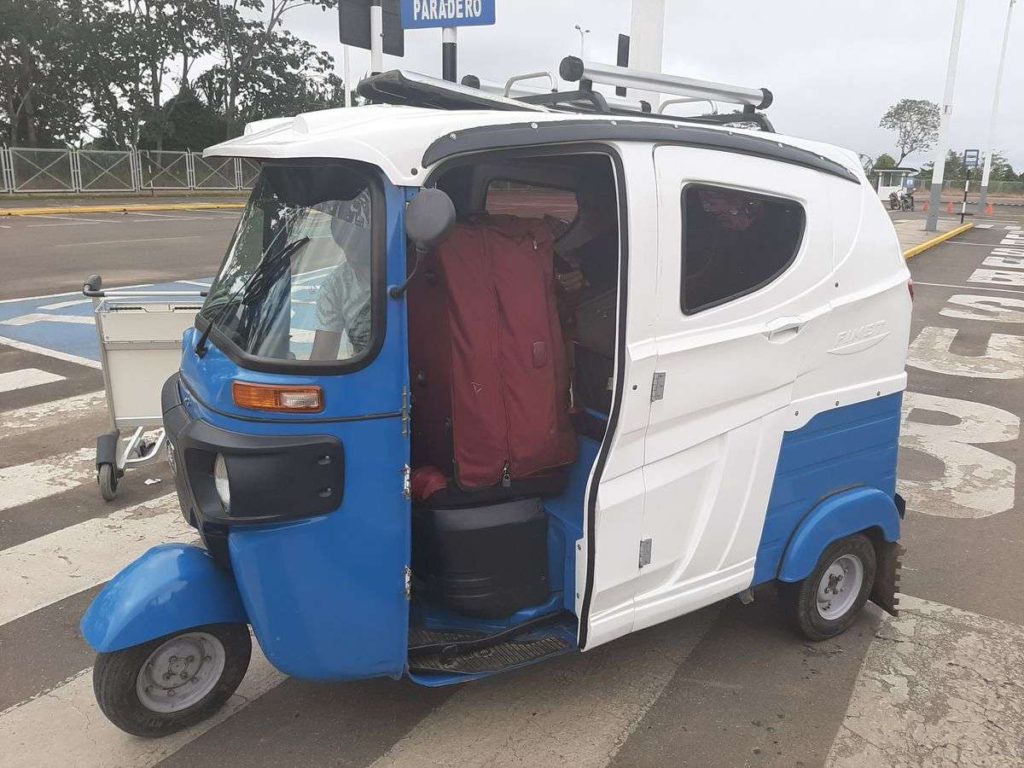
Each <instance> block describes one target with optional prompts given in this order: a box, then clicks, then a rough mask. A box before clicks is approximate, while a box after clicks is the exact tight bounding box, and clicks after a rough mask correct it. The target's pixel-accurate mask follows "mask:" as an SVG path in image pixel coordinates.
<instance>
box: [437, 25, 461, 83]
mask: <svg viewBox="0 0 1024 768" xmlns="http://www.w3.org/2000/svg"><path fill="white" fill-rule="evenodd" d="M458 57H459V28H458V27H442V28H441V77H443V78H444V79H445V80H447V81H448V82H449V83H454V82H456V81H457V80H458V79H459V58H458Z"/></svg>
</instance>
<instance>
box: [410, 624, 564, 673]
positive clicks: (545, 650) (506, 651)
mask: <svg viewBox="0 0 1024 768" xmlns="http://www.w3.org/2000/svg"><path fill="white" fill-rule="evenodd" d="M431 634H432V635H452V636H453V637H450V638H449V637H445V638H438V640H437V641H440V642H450V641H453V640H466V639H471V638H473V637H474V633H468V632H467V633H459V632H431ZM456 635H461V637H455V636H456ZM435 642H436V641H435ZM572 647H573V646H572V643H571V642H570V641H569V640H568V639H567V638H564V637H558V636H555V637H550V636H549V637H540V638H537V639H533V640H528V639H522V640H509V641H508V642H505V643H499V644H497V645H492V646H489V647H487V648H480V649H478V650H475V651H469V652H467V653H460V654H458V655H454V656H452V657H451V658H447V655H446V654H441V653H435V654H430V655H424V656H416V657H413V658H410V659H409V671H411V672H435V673H436V672H442V673H443V672H448V673H455V674H465V675H473V674H481V673H486V672H500V671H501V670H503V669H508V668H510V667H517V666H520V665H522V664H528V663H530V662H533V661H538V660H540V659H543V658H545V657H547V656H557V655H559V654H562V653H566V652H567V651H570V650H572Z"/></svg>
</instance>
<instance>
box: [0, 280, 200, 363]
mask: <svg viewBox="0 0 1024 768" xmlns="http://www.w3.org/2000/svg"><path fill="white" fill-rule="evenodd" d="M209 283H210V281H208V280H196V281H190V282H184V281H179V282H173V283H158V284H152V285H146V286H138V287H131V288H113V289H109V290H106V294H107V296H111V297H112V296H118V295H120V294H124V293H146V294H161V293H174V294H175V296H174V298H180V299H181V300H183V301H192V300H199V292H200V291H203V290H205V289H206V287H208V286H209ZM0 336H3V337H6V338H9V339H13V340H15V341H21V342H25V343H27V344H33V345H35V346H37V347H42V348H44V349H50V350H53V351H55V352H62V353H65V354H69V355H75V356H77V357H84V358H88V359H90V360H96V361H98V360H99V359H100V344H99V338H98V337H97V335H96V325H95V322H94V320H93V300H92V299H88V298H86V297H84V296H82V295H81V294H66V295H63V296H48V297H42V298H31V299H22V300H16V301H8V302H3V303H0Z"/></svg>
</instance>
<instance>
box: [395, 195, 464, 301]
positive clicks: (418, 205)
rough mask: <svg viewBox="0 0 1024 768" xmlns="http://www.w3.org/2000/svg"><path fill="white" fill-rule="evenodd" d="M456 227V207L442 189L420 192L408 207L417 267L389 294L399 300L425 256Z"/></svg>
mask: <svg viewBox="0 0 1024 768" xmlns="http://www.w3.org/2000/svg"><path fill="white" fill-rule="evenodd" d="M454 226H455V204H454V203H453V202H452V199H451V198H450V197H448V195H447V194H445V193H444V192H442V191H441V190H440V189H432V188H431V189H421V190H420V193H419V194H418V195H416V197H414V198H413V199H412V200H411V201H410V202H409V205H407V206H406V208H405V235H406V237H408V238H409V240H411V241H412V243H413V245H414V246H415V247H416V264H415V265H414V266H413V270H412V272H410V273H409V276H408V277H407V278H406V279H405V282H404V283H402V284H401V285H393V286H391V288H390V289H389V290H388V295H390V296H391V298H393V299H399V298H401V297H402V296H403V295H404V294H405V291H406V289H407V288H408V287H409V281H410V280H412V278H413V276H415V274H416V270H418V269H419V266H420V261H422V259H423V254H425V253H426V252H427V251H429V250H430V248H431V246H433V245H436V244H437V243H439V242H441V241H442V240H444V238H445V237H446V236H447V235H448V233H449V232H451V231H452V227H454Z"/></svg>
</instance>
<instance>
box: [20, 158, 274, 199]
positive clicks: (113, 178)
mask: <svg viewBox="0 0 1024 768" xmlns="http://www.w3.org/2000/svg"><path fill="white" fill-rule="evenodd" d="M258 173H259V165H258V164H257V163H255V162H254V161H252V160H250V159H248V158H241V157H234V158H232V157H228V158H222V157H215V158H210V159H206V158H204V157H203V154H202V152H180V151H156V150H146V149H144V150H125V151H116V150H115V151H107V150H98V149H36V148H30V147H5V146H0V193H3V192H7V193H11V194H14V193H18V194H23V193H32V192H40V193H54V192H141V191H143V190H155V189H160V190H182V191H195V190H244V189H249V188H251V187H252V185H253V183H254V182H255V180H256V175H257V174H258Z"/></svg>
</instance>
